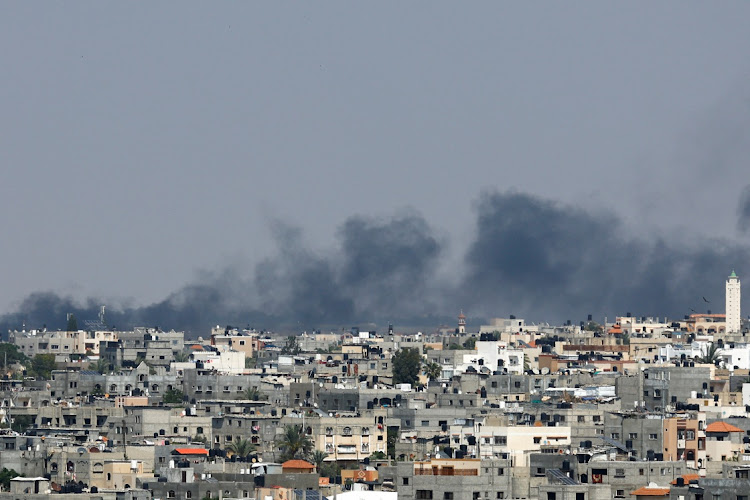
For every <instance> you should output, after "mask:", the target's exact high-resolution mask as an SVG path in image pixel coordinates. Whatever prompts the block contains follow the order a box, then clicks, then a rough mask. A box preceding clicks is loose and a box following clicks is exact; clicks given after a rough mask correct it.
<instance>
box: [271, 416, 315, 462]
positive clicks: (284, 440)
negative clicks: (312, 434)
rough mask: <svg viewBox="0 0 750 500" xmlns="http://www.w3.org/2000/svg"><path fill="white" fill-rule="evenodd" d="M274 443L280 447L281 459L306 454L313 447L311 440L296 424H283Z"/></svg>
mask: <svg viewBox="0 0 750 500" xmlns="http://www.w3.org/2000/svg"><path fill="white" fill-rule="evenodd" d="M276 445H277V446H278V447H279V448H281V458H282V460H283V461H287V460H292V459H294V458H301V457H304V456H307V455H308V454H309V453H310V452H311V451H312V448H313V443H312V440H311V439H310V438H309V437H308V436H307V435H306V434H305V433H304V432H303V431H302V427H300V426H296V425H285V426H284V432H283V433H282V434H281V437H280V438H278V439H277V440H276Z"/></svg>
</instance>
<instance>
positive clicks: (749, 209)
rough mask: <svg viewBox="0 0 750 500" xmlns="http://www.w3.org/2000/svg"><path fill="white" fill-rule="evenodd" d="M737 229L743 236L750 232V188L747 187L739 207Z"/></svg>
mask: <svg viewBox="0 0 750 500" xmlns="http://www.w3.org/2000/svg"><path fill="white" fill-rule="evenodd" d="M737 229H738V230H739V231H740V233H742V234H748V232H750V186H746V187H745V189H743V190H742V194H741V195H740V203H739V205H738V206H737Z"/></svg>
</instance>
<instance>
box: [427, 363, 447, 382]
mask: <svg viewBox="0 0 750 500" xmlns="http://www.w3.org/2000/svg"><path fill="white" fill-rule="evenodd" d="M423 370H424V374H425V376H426V377H427V378H428V379H430V380H437V379H439V378H440V375H441V374H442V373H443V367H441V366H440V365H439V364H437V363H435V362H434V361H429V362H427V363H425V364H424V366H423Z"/></svg>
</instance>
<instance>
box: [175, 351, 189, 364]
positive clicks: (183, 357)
mask: <svg viewBox="0 0 750 500" xmlns="http://www.w3.org/2000/svg"><path fill="white" fill-rule="evenodd" d="M189 359H190V355H189V354H188V353H186V352H185V351H178V352H176V353H175V354H174V360H175V362H177V363H185V362H186V361H188V360H189Z"/></svg>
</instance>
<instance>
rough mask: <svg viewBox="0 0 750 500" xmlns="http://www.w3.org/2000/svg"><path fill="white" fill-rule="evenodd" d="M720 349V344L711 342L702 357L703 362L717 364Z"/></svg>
mask: <svg viewBox="0 0 750 500" xmlns="http://www.w3.org/2000/svg"><path fill="white" fill-rule="evenodd" d="M719 354H720V349H719V346H718V345H716V344H715V343H713V342H711V344H709V346H708V348H707V349H706V354H704V355H703V357H702V358H700V361H701V363H708V364H712V365H713V364H716V361H718V359H719Z"/></svg>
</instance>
